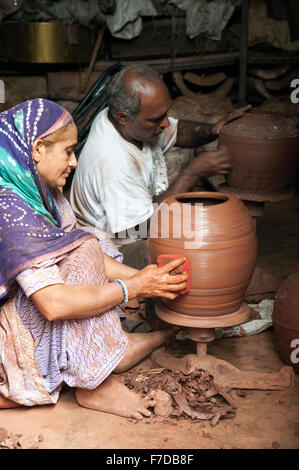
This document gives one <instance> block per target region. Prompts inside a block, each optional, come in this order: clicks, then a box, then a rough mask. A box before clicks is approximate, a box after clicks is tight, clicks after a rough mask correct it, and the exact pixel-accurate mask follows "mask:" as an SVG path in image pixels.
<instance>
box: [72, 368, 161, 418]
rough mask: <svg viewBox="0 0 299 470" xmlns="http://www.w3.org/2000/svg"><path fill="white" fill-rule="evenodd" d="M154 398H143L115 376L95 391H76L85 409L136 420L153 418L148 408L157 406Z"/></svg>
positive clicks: (110, 377)
mask: <svg viewBox="0 0 299 470" xmlns="http://www.w3.org/2000/svg"><path fill="white" fill-rule="evenodd" d="M153 396H154V394H153V393H150V394H149V395H147V396H146V397H145V398H142V397H141V396H139V395H137V393H135V392H133V391H131V390H129V389H128V388H127V387H126V386H125V385H124V384H123V383H122V382H121V381H120V380H119V379H118V378H117V377H114V376H113V375H110V376H109V377H108V378H107V379H106V380H104V382H103V383H101V385H99V386H98V387H97V388H95V389H94V390H86V389H82V388H81V389H77V390H76V399H77V402H78V403H79V405H80V406H83V407H84V408H91V409H92V410H98V411H104V412H106V413H112V414H115V415H118V416H123V417H125V418H135V419H142V418H143V416H147V417H148V416H151V412H150V411H149V410H148V409H147V408H149V407H151V406H154V405H155V400H154V399H153Z"/></svg>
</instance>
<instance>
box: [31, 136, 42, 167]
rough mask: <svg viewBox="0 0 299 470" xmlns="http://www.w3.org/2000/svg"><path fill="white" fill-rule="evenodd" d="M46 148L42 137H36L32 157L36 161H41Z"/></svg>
mask: <svg viewBox="0 0 299 470" xmlns="http://www.w3.org/2000/svg"><path fill="white" fill-rule="evenodd" d="M44 150H45V145H44V142H43V141H42V139H36V140H35V141H34V142H33V145H32V158H33V160H34V161H35V163H39V162H40V159H41V156H42V154H43V152H44Z"/></svg>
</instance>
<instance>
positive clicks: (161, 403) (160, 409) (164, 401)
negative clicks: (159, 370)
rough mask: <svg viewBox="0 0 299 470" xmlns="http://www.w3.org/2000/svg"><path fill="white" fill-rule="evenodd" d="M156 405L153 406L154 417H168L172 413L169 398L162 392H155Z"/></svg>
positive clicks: (167, 394)
mask: <svg viewBox="0 0 299 470" xmlns="http://www.w3.org/2000/svg"><path fill="white" fill-rule="evenodd" d="M155 400H156V404H155V406H154V413H155V415H156V416H170V415H171V414H172V412H173V408H172V406H171V396H170V395H169V393H167V392H164V391H163V390H156V392H155Z"/></svg>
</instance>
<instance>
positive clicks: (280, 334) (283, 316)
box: [272, 271, 299, 375]
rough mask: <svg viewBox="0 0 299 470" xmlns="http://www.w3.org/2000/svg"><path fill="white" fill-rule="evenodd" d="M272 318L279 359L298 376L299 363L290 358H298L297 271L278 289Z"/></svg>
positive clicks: (298, 281) (298, 304) (298, 302)
mask: <svg viewBox="0 0 299 470" xmlns="http://www.w3.org/2000/svg"><path fill="white" fill-rule="evenodd" d="M272 318H273V328H274V332H275V337H276V340H277V343H278V348H279V352H280V356H281V359H282V360H283V362H284V363H285V364H287V365H290V366H292V367H293V369H294V371H295V373H296V374H298V375H299V362H298V363H297V364H296V363H295V362H294V358H293V356H292V354H293V355H294V356H295V358H296V357H297V358H298V357H299V349H298V348H299V271H296V272H294V273H292V274H290V276H289V277H288V278H287V279H286V280H285V281H284V282H283V283H282V285H281V286H280V288H279V289H278V291H277V294H276V298H275V303H274V311H273V316H272ZM294 340H297V341H294ZM293 341H294V343H293V345H292V342H293ZM296 349H297V354H296Z"/></svg>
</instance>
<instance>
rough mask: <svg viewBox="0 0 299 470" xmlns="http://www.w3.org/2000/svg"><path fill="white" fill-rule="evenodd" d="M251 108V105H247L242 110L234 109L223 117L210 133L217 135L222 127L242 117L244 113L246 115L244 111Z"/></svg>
mask: <svg viewBox="0 0 299 470" xmlns="http://www.w3.org/2000/svg"><path fill="white" fill-rule="evenodd" d="M251 107H252V106H251V104H248V105H247V106H244V108H239V109H236V110H235V111H233V112H232V113H230V114H229V115H228V116H223V117H222V118H221V119H219V121H217V122H216V124H215V125H214V127H213V129H212V133H213V134H215V135H219V133H220V131H221V129H222V128H223V126H225V124H227V123H229V122H231V121H233V120H234V119H238V118H240V117H242V116H243V115H244V113H246V111H248V110H249V109H250V108H251Z"/></svg>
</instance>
